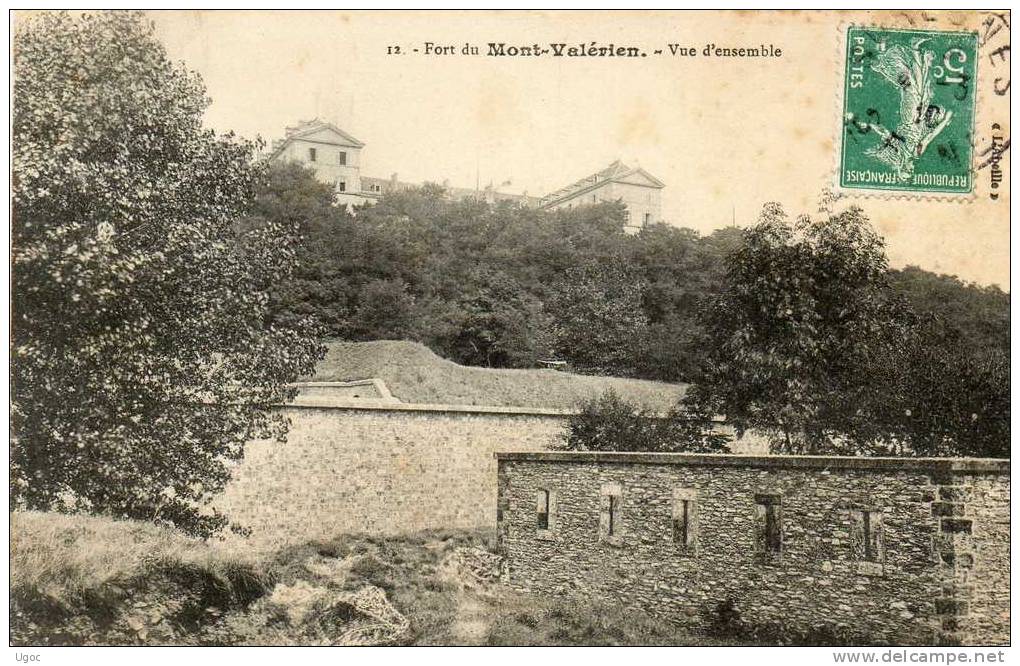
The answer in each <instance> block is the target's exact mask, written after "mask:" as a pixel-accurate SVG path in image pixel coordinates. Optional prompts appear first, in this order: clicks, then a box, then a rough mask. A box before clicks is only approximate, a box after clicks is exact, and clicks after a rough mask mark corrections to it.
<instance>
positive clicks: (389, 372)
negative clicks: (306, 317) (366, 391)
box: [312, 340, 687, 411]
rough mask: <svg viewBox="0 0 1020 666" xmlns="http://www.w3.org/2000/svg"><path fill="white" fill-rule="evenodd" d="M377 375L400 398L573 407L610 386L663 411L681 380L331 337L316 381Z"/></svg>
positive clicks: (680, 388)
mask: <svg viewBox="0 0 1020 666" xmlns="http://www.w3.org/2000/svg"><path fill="white" fill-rule="evenodd" d="M370 377H378V378H380V379H382V380H383V381H384V382H386V386H387V387H389V389H390V392H391V393H393V395H394V396H396V397H397V398H399V399H400V400H402V401H404V402H415V403H433V404H434V403H440V404H457V405H489V406H505V407H539V408H550V409H567V410H569V409H575V408H576V407H577V405H578V404H579V403H580V402H581V401H583V400H585V399H588V398H592V397H598V396H599V395H601V394H602V393H604V392H605V391H607V390H609V389H612V390H613V391H615V392H616V393H617V395H619V396H620V397H621V398H624V399H626V400H628V401H629V402H633V403H636V404H639V405H641V406H643V407H644V408H646V409H650V410H655V411H667V410H669V408H670V407H672V406H673V405H674V404H675V403H676V401H677V400H678V399H679V398H680V397H682V396H683V393H684V391H685V390H686V388H687V387H686V385H685V384H667V383H664V382H652V381H646V380H641V379H622V378H616V377H594V376H587V375H575V374H571V373H568V372H559V371H556V370H544V369H537V370H505V369H490V368H474V367H468V366H463V365H458V364H456V363H454V362H452V361H448V360H446V359H443V358H440V357H439V356H437V355H436V354H435V353H433V352H432V351H431V350H430V349H428V348H427V347H425V346H424V345H422V344H419V343H416V342H402V341H394V340H381V341H376V342H331V343H329V344H328V351H327V354H326V358H325V359H324V360H323V361H321V362H320V363H319V365H318V367H317V368H316V373H315V376H314V377H312V379H313V380H315V381H350V380H355V379H368V378H370Z"/></svg>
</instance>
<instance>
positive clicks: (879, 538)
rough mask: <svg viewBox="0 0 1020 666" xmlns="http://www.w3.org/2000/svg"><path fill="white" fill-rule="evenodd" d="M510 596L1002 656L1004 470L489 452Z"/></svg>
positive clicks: (822, 460)
mask: <svg viewBox="0 0 1020 666" xmlns="http://www.w3.org/2000/svg"><path fill="white" fill-rule="evenodd" d="M497 457H498V459H499V467H498V486H499V488H498V495H499V497H498V505H497V506H498V520H497V538H498V543H499V548H500V550H501V552H502V553H503V554H504V556H505V557H506V565H507V571H506V575H507V577H508V580H509V582H510V583H511V584H512V585H514V586H516V587H520V588H524V589H530V590H535V591H540V592H544V593H548V594H556V595H562V594H576V595H581V596H587V597H593V598H604V599H612V600H618V601H620V602H622V603H624V604H626V605H630V606H634V607H640V608H643V609H645V610H646V611H648V612H651V613H653V614H656V615H659V616H662V617H666V618H668V619H670V620H673V621H675V622H677V623H679V624H682V625H687V626H690V627H692V628H698V629H704V628H706V627H707V626H708V625H709V624H710V623H711V622H712V621H713V619H714V617H716V613H717V612H718V609H719V608H720V607H723V606H721V605H725V604H732V608H733V609H734V610H735V611H736V612H737V613H739V617H740V619H741V620H742V621H744V622H746V623H748V624H750V625H757V626H768V625H772V626H775V625H777V624H782V625H785V626H786V627H790V628H794V629H797V630H800V631H821V630H830V631H835V632H840V633H841V634H843V635H849V636H856V637H858V638H857V640H864V641H870V642H876V643H886V644H889V643H891V644H917V645H928V644H933V643H940V644H960V643H962V644H971V645H978V644H1005V643H1008V642H1009V461H1008V460H936V459H893V458H838V457H809V456H801V457H768V456H733V455H678V454H630V453H567V452H545V453H534V452H533V453H527V452H517V453H514V452H507V453H500V454H497Z"/></svg>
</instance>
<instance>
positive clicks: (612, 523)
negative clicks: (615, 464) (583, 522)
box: [599, 483, 623, 545]
mask: <svg viewBox="0 0 1020 666" xmlns="http://www.w3.org/2000/svg"><path fill="white" fill-rule="evenodd" d="M599 495H600V497H599V538H600V540H602V541H605V542H608V543H610V544H613V545H621V544H622V542H621V541H620V537H621V535H622V533H623V514H622V509H623V504H622V497H623V491H622V489H621V488H620V485H619V484H617V483H607V484H605V485H603V486H602V489H601V491H600V492H599Z"/></svg>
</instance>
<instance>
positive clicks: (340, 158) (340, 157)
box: [337, 150, 347, 166]
mask: <svg viewBox="0 0 1020 666" xmlns="http://www.w3.org/2000/svg"><path fill="white" fill-rule="evenodd" d="M337 161H338V162H339V163H340V166H347V153H345V152H344V151H342V150H341V151H340V154H339V155H338V156H337Z"/></svg>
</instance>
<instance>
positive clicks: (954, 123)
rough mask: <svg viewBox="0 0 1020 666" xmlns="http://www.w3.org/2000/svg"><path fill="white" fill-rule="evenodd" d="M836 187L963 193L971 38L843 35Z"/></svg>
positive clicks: (969, 134)
mask: <svg viewBox="0 0 1020 666" xmlns="http://www.w3.org/2000/svg"><path fill="white" fill-rule="evenodd" d="M843 76H844V82H843V85H844V88H843V131H842V141H841V147H840V163H839V164H840V173H839V185H840V186H841V187H843V188H847V189H855V190H858V189H862V190H893V191H899V192H907V193H910V192H918V193H925V192H935V193H942V194H968V193H970V192H971V190H972V188H973V174H972V168H971V164H972V157H973V132H974V103H975V99H976V94H975V93H976V91H975V88H976V85H977V33H970V32H943V31H935V30H889V29H882V28H865V27H851V28H849V29H848V30H847V37H846V61H845V67H844V72H843Z"/></svg>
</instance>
